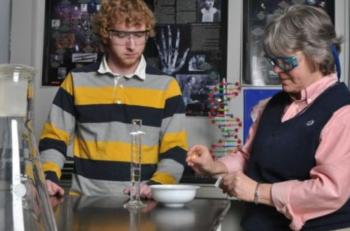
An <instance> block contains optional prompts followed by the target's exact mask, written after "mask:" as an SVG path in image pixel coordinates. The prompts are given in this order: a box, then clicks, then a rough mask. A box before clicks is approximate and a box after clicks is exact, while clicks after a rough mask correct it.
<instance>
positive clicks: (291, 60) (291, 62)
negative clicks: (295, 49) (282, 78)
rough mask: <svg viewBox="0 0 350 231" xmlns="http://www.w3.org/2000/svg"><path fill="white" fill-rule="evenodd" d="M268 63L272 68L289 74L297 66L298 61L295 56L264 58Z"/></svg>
mask: <svg viewBox="0 0 350 231" xmlns="http://www.w3.org/2000/svg"><path fill="white" fill-rule="evenodd" d="M265 58H266V59H267V60H268V62H269V63H270V64H271V65H272V66H277V67H279V68H280V69H281V70H282V71H283V72H289V71H291V70H293V69H294V68H296V67H297V66H298V60H297V57H296V56H286V57H270V56H265Z"/></svg>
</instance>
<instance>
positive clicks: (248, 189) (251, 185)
mask: <svg viewBox="0 0 350 231" xmlns="http://www.w3.org/2000/svg"><path fill="white" fill-rule="evenodd" d="M256 186H257V182H256V181H254V180H253V179H251V178H249V177H248V176H247V175H246V174H244V173H243V172H242V171H236V172H234V173H230V174H227V175H225V176H224V177H223V179H222V181H221V184H220V188H222V190H223V192H224V193H227V194H229V195H230V196H233V197H237V198H238V199H240V200H243V201H248V202H253V201H254V193H255V189H256Z"/></svg>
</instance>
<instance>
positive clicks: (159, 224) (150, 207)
mask: <svg viewBox="0 0 350 231" xmlns="http://www.w3.org/2000/svg"><path fill="white" fill-rule="evenodd" d="M53 203H55V202H54V201H53ZM124 203H125V198H119V197H112V196H98V197H97V196H82V197H77V196H66V197H64V198H63V201H62V202H61V203H59V204H58V205H56V206H54V212H55V216H56V221H57V227H58V230H65V231H66V230H74V231H75V230H84V231H90V230H104V231H108V230H118V231H123V230H128V231H141V230H146V231H172V230H177V231H178V230H180V231H187V230H188V231H197V230H198V231H206V230H216V228H217V227H218V225H219V224H220V223H221V221H222V220H223V218H224V216H225V215H226V213H227V212H228V210H229V208H230V204H231V203H230V200H226V199H194V200H193V201H191V202H190V203H187V204H185V206H184V207H182V208H168V207H165V206H163V205H162V204H159V203H157V202H155V201H152V200H149V201H144V203H145V204H146V205H147V206H146V207H145V208H143V209H141V210H128V209H125V208H124V207H123V204H124Z"/></svg>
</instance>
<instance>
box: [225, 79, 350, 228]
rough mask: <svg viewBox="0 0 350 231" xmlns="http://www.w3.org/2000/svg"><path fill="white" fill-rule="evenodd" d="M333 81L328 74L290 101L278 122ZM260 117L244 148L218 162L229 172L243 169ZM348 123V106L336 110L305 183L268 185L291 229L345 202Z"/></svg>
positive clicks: (349, 156)
mask: <svg viewBox="0 0 350 231" xmlns="http://www.w3.org/2000/svg"><path fill="white" fill-rule="evenodd" d="M336 81H337V76H336V74H331V75H329V76H325V77H323V78H322V79H320V80H319V81H317V82H315V83H313V84H312V85H310V86H309V87H307V88H306V89H304V90H303V91H302V94H301V96H302V97H301V99H300V100H294V101H292V103H291V104H290V105H288V106H287V107H286V108H285V111H284V114H283V116H282V118H281V121H282V122H284V121H287V120H289V119H291V118H293V117H295V116H296V115H298V114H299V113H300V112H302V111H303V110H305V109H306V108H307V107H308V106H309V105H310V104H312V103H313V102H314V100H315V99H316V98H317V97H318V96H319V95H320V94H321V93H322V92H323V91H325V90H326V89H327V88H329V87H330V86H332V85H333V84H335V83H336ZM334 100H336V99H334ZM265 105H266V104H265ZM260 111H262V110H260ZM260 115H261V114H260ZM260 115H259V116H258V119H257V120H256V122H255V123H254V124H253V126H252V127H251V128H250V131H249V137H248V140H247V142H246V143H245V145H244V146H243V147H242V148H241V149H239V150H238V151H237V152H235V153H232V154H231V155H228V156H225V157H223V158H221V159H220V161H222V162H223V163H224V164H225V166H226V167H227V169H228V171H229V172H234V171H237V170H243V169H244V166H245V162H246V161H247V160H248V159H249V153H250V150H251V148H252V142H253V140H254V136H255V134H256V130H257V127H258V124H259V118H260ZM349 121H350V106H344V107H342V108H340V109H339V110H337V111H336V112H335V113H334V114H333V116H332V117H331V118H330V120H329V121H328V122H327V123H326V125H325V126H324V128H323V129H322V132H321V136H320V144H319V146H318V148H317V151H316V154H315V160H316V166H315V167H314V168H312V169H311V171H310V179H309V180H306V181H298V180H290V181H284V182H279V183H274V184H272V191H271V197H272V201H273V203H274V205H275V207H276V209H277V210H278V211H279V212H281V213H283V214H284V215H285V216H286V217H288V218H289V219H290V220H291V224H290V228H291V229H293V230H300V229H301V228H302V226H303V225H304V223H305V222H306V221H307V220H310V219H313V218H316V217H320V216H323V215H326V214H329V213H332V212H334V211H336V210H338V209H339V208H340V207H341V206H342V205H343V204H344V203H345V202H346V201H347V200H348V199H349V197H350V190H349V188H350V181H349V179H350V168H349V164H350V142H349V137H350V123H349Z"/></svg>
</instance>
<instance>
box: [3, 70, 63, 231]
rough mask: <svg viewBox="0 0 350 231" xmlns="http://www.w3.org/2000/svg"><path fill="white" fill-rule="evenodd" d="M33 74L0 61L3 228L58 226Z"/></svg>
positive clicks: (47, 228)
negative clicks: (37, 129)
mask: <svg viewBox="0 0 350 231" xmlns="http://www.w3.org/2000/svg"><path fill="white" fill-rule="evenodd" d="M34 75H35V72H34V69H33V68H32V67H28V66H24V65H16V64H0V230H6V231H7V230H9V231H11V230H16V231H25V230H45V231H46V230H49V231H51V230H57V229H56V223H55V220H54V215H53V211H52V207H51V204H50V202H49V196H48V193H47V189H46V187H45V178H44V173H43V171H42V167H41V163H40V160H39V155H38V151H37V146H36V142H35V138H34V134H33V130H32V96H33V89H32V80H33V77H34Z"/></svg>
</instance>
